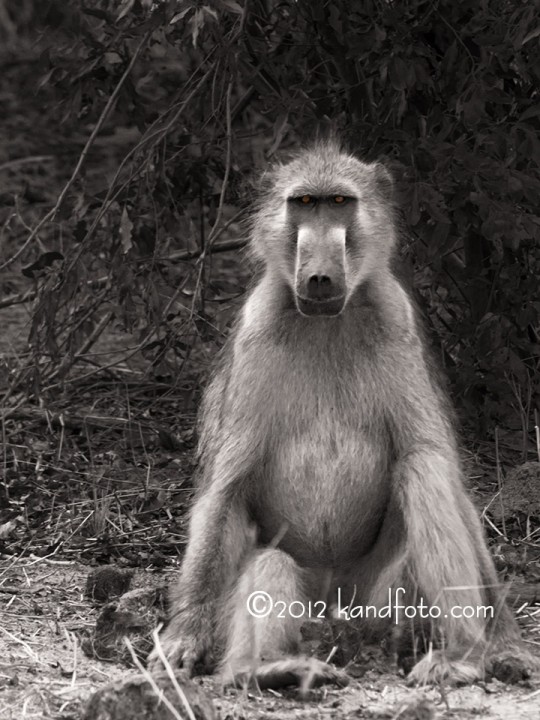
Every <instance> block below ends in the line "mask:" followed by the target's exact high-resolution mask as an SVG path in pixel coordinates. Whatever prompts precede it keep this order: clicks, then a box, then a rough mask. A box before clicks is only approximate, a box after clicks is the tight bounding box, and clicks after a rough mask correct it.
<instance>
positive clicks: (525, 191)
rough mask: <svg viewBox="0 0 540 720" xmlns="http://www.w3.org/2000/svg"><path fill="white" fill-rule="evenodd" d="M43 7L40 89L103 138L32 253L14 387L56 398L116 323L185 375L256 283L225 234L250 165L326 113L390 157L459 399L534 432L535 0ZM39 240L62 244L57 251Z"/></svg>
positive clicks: (31, 242) (162, 366)
mask: <svg viewBox="0 0 540 720" xmlns="http://www.w3.org/2000/svg"><path fill="white" fill-rule="evenodd" d="M7 7H8V9H9V8H11V13H12V15H13V17H14V22H16V9H15V4H14V3H11V5H10V4H9V3H8V4H7ZM25 7H26V8H27V10H28V7H27V6H26V4H25ZM50 7H51V10H50V12H49V14H47V13H45V14H43V13H42V14H41V16H40V18H39V22H40V23H41V24H42V32H43V33H44V35H43V37H42V41H43V40H45V41H47V45H48V47H47V49H46V50H45V52H44V53H43V55H42V58H41V66H42V75H41V79H40V83H39V86H40V88H41V92H52V91H51V86H52V87H53V88H54V97H55V99H56V101H57V104H56V107H55V113H56V118H57V120H58V122H59V123H62V124H63V127H64V128H65V132H66V136H68V135H69V133H70V132H73V129H74V128H78V129H79V130H80V129H81V128H84V131H85V137H86V138H87V139H88V142H87V144H86V146H85V147H84V149H83V150H82V154H80V156H79V164H78V165H77V162H76V159H75V162H73V164H72V167H73V168H75V172H74V173H73V175H72V177H71V178H70V179H68V180H67V183H66V185H65V187H64V192H62V194H61V195H60V197H59V199H58V202H56V204H55V205H54V206H53V208H52V210H51V212H49V213H48V214H47V215H46V216H45V218H44V221H43V222H42V223H40V225H39V226H38V228H37V232H36V230H34V231H33V232H32V233H31V234H30V235H29V236H28V237H27V242H25V243H24V251H22V253H21V254H18V256H17V260H19V259H20V260H24V261H25V262H27V263H28V264H27V267H26V274H27V275H29V276H31V277H32V278H33V282H34V286H35V290H36V292H37V301H36V304H35V309H34V316H33V327H32V333H31V342H32V347H33V351H34V352H33V358H32V362H31V363H30V362H29V363H28V364H27V365H26V367H25V368H24V370H23V371H21V372H20V373H18V374H17V377H16V378H15V380H14V384H15V385H17V386H21V385H28V383H29V381H30V379H31V380H32V383H31V388H32V392H33V393H34V394H35V396H36V398H38V397H39V398H41V399H44V400H45V401H47V399H48V398H50V397H51V393H53V392H56V391H57V390H58V388H59V387H61V386H62V383H63V382H67V381H68V380H69V378H70V377H77V375H76V374H75V375H74V374H73V373H74V371H73V368H74V366H75V364H76V363H80V361H81V359H83V358H84V357H85V354H86V353H87V352H88V351H89V349H90V348H91V347H92V345H93V344H94V343H95V342H97V341H98V339H99V337H100V335H101V334H102V333H103V332H105V331H106V330H107V329H110V328H111V326H116V327H118V326H121V328H122V329H123V330H125V331H128V332H129V333H131V334H132V336H133V337H134V338H135V340H136V342H135V350H134V351H133V352H135V351H136V352H137V353H138V354H139V356H140V355H142V357H143V358H144V361H145V363H146V368H147V370H148V371H151V372H153V374H154V375H157V376H159V377H161V378H163V377H168V378H169V379H170V378H173V377H178V376H179V375H181V372H182V369H183V368H184V367H185V362H186V360H187V359H188V357H189V356H190V353H192V352H193V351H194V348H195V351H196V349H197V348H198V347H200V346H201V345H202V346H205V347H210V346H212V347H213V346H214V345H215V343H216V342H217V343H219V338H220V335H221V331H222V330H223V328H224V325H225V324H226V320H227V316H226V317H225V320H222V319H221V315H220V314H219V313H218V310H219V309H220V308H221V307H222V304H223V302H224V301H227V300H228V299H230V298H231V296H233V295H234V294H235V293H237V292H239V291H241V289H242V287H241V286H242V285H243V281H244V276H243V275H240V280H239V281H237V280H236V279H235V278H231V274H230V268H229V271H227V272H225V273H224V272H223V270H224V267H225V266H224V264H223V263H224V261H222V260H220V257H225V255H222V253H221V252H220V251H222V250H223V249H225V250H227V249H230V248H236V247H239V246H240V245H241V244H242V234H241V231H240V229H239V226H238V222H237V221H238V220H239V219H240V218H241V217H242V215H243V214H244V211H245V208H246V206H247V204H248V201H249V187H250V184H249V179H250V177H251V174H252V171H253V168H254V167H258V166H261V165H262V164H263V163H264V162H266V160H267V159H270V158H272V157H274V156H275V155H276V154H279V153H280V152H281V151H282V150H287V148H288V147H291V146H294V145H296V144H297V143H298V142H299V141H300V140H302V139H303V138H305V137H306V136H309V134H310V133H311V132H313V131H314V130H315V129H316V128H317V127H320V126H321V125H323V126H324V125H329V126H331V127H332V128H333V129H334V130H337V131H338V132H340V133H341V134H342V135H343V136H344V137H345V138H346V139H347V140H348V141H349V142H350V143H351V145H352V147H354V148H355V149H358V150H359V151H360V152H361V154H363V155H364V156H365V157H367V158H368V159H373V158H383V159H386V162H387V163H388V165H389V166H390V167H391V168H392V170H393V171H394V174H395V176H396V178H397V188H398V192H399V195H400V199H401V205H402V207H403V214H404V226H405V227H406V228H407V231H406V233H405V238H406V242H405V254H406V256H407V258H408V259H409V260H410V261H411V263H412V264H413V266H414V273H415V286H416V287H417V289H418V291H419V293H420V294H421V296H422V305H423V306H424V307H426V308H427V312H428V315H429V320H430V324H431V326H432V328H433V330H434V333H435V336H436V338H437V342H438V343H439V344H440V349H441V354H442V356H443V358H444V360H445V363H446V365H447V370H448V371H449V373H450V375H451V380H452V383H453V387H454V389H455V392H456V394H457V396H458V397H459V399H460V403H461V407H462V408H463V409H464V410H465V412H466V414H467V416H468V417H469V418H470V419H473V420H474V419H477V418H478V419H481V422H482V423H483V427H484V429H488V428H493V427H494V426H495V425H499V424H502V425H505V426H506V427H509V428H513V429H516V428H520V429H521V430H522V431H523V442H524V447H526V444H527V435H528V431H529V426H530V421H531V412H532V409H533V408H534V407H535V406H536V407H538V406H539V404H540V380H539V378H540V374H539V372H538V369H539V354H540V340H539V332H540V322H539V321H540V296H539V295H538V292H537V288H538V276H539V275H540V243H539V242H538V237H539V231H540V217H539V216H538V214H537V212H538V210H537V209H538V207H540V176H539V166H540V139H539V131H540V96H539V95H538V89H537V88H538V83H539V81H540V64H539V63H538V57H539V38H540V29H539V26H538V14H537V9H538V8H537V7H535V3H534V2H526V1H521V2H520V1H519V0H518V1H512V2H510V1H509V0H480V1H479V0H464V1H463V2H459V3H456V2H452V1H451V0H404V1H403V2H392V1H391V0H334V2H332V3H327V2H323V0H310V1H309V2H308V1H307V0H299V1H298V2H297V1H295V0H281V1H278V0H251V1H250V2H247V0H246V2H245V3H244V2H241V0H208V1H206V2H205V1H204V0H203V1H202V2H199V1H198V0H179V1H178V2H172V1H170V0H169V1H168V2H156V3H151V2H143V1H142V0H123V2H122V3H120V4H117V3H114V2H111V1H110V0H109V1H108V2H107V1H106V0H103V1H102V0H92V1H91V2H88V3H86V4H85V5H84V6H81V5H80V4H79V3H77V2H75V1H74V0H73V1H72V2H69V3H59V2H58V3H51V4H50ZM25 22H27V21H26V20H25ZM128 70H129V72H127V71H128ZM101 168H104V169H105V171H103V170H102V169H101ZM27 235H28V233H27ZM37 237H39V239H40V245H41V247H42V248H44V249H46V251H47V252H49V253H52V252H56V253H59V254H60V255H61V258H53V259H52V260H51V256H49V260H50V262H48V261H47V259H46V261H45V262H44V261H43V259H42V258H43V253H40V251H39V245H37V244H36V242H35V240H36V238H37ZM40 254H41V256H42V258H41V260H40V259H39V257H38V256H39V255H40ZM36 260H37V261H38V266H37V267H35V262H36ZM40 263H41V264H40ZM99 370H100V366H98V367H97V368H96V367H94V368H93V369H92V372H93V373H95V372H98V371H99Z"/></svg>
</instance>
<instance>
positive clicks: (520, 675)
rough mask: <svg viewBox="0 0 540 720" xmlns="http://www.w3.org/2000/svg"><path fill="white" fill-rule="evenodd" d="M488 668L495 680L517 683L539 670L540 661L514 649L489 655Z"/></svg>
mask: <svg viewBox="0 0 540 720" xmlns="http://www.w3.org/2000/svg"><path fill="white" fill-rule="evenodd" d="M488 668H489V671H490V673H491V675H492V676H493V677H494V678H497V680H500V681H501V682H505V683H518V682H520V681H521V680H527V679H528V678H530V677H531V675H532V674H533V673H534V672H537V671H538V670H540V661H539V660H538V658H536V657H534V656H532V655H531V654H530V653H528V652H526V651H522V650H520V649H519V648H514V649H510V650H505V651H503V652H499V653H495V654H493V655H491V656H490V658H489V665H488Z"/></svg>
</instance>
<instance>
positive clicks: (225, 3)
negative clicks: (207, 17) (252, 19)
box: [219, 0, 244, 15]
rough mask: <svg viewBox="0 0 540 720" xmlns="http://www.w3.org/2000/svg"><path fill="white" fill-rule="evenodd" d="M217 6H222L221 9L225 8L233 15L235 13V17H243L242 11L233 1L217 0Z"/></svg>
mask: <svg viewBox="0 0 540 720" xmlns="http://www.w3.org/2000/svg"><path fill="white" fill-rule="evenodd" d="M219 4H220V5H223V7H225V8H227V10H230V11H231V12H233V13H236V14H237V15H243V14H244V10H243V8H242V7H241V5H239V4H238V3H237V2H235V1H234V0H219Z"/></svg>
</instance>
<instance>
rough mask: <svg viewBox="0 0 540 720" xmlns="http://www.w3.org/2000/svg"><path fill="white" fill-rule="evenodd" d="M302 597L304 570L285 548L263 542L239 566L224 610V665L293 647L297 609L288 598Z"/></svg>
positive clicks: (295, 646)
mask: <svg viewBox="0 0 540 720" xmlns="http://www.w3.org/2000/svg"><path fill="white" fill-rule="evenodd" d="M305 601H306V593H305V589H304V581H303V577H302V570H301V568H300V567H299V566H298V564H297V563H296V562H295V560H293V558H292V557H291V556H290V555H288V554H287V553H285V552H283V551H281V550H277V549H273V548H267V549H264V550H260V551H259V552H257V553H255V554H254V555H253V557H252V558H251V560H250V561H249V562H248V563H247V565H246V567H245V568H244V571H243V572H242V574H241V576H240V578H239V580H238V583H237V586H236V589H235V591H234V592H233V594H232V596H231V599H230V607H229V611H228V612H226V613H225V616H224V622H226V623H227V625H228V627H227V628H224V629H223V635H224V636H225V637H226V649H225V653H224V657H223V661H222V666H223V668H224V669H225V670H226V671H229V670H230V669H231V668H233V670H234V669H236V668H238V667H239V666H244V665H246V664H247V663H250V664H256V663H258V662H260V661H264V660H272V659H275V658H278V657H281V656H283V655H285V654H287V653H291V652H296V651H297V650H298V644H299V641H300V627H301V624H302V617H300V615H301V613H298V612H294V608H293V612H292V613H291V612H290V611H289V610H290V606H291V603H294V602H296V603H298V602H300V603H303V602H305ZM295 615H296V617H295Z"/></svg>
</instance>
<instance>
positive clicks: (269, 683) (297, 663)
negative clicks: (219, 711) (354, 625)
mask: <svg viewBox="0 0 540 720" xmlns="http://www.w3.org/2000/svg"><path fill="white" fill-rule="evenodd" d="M224 681H225V683H226V684H234V685H237V686H240V687H242V686H245V685H250V684H254V685H258V686H259V687H260V688H261V690H265V689H271V690H277V689H278V688H283V687H288V686H291V685H293V686H294V685H296V686H298V687H299V688H301V690H302V691H303V692H304V691H307V690H309V689H310V688H314V687H319V686H320V685H328V684H331V685H338V686H339V687H345V686H346V685H348V684H349V677H348V675H347V674H346V673H345V672H343V671H342V670H338V669H337V668H334V667H332V666H331V665H329V664H328V663H325V662H322V661H321V660H317V659H316V658H307V657H302V656H299V657H290V658H283V659H280V660H275V661H273V662H266V663H263V664H262V665H259V666H258V667H257V668H255V669H253V668H250V669H249V670H239V671H235V672H233V673H225V674H224Z"/></svg>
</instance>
